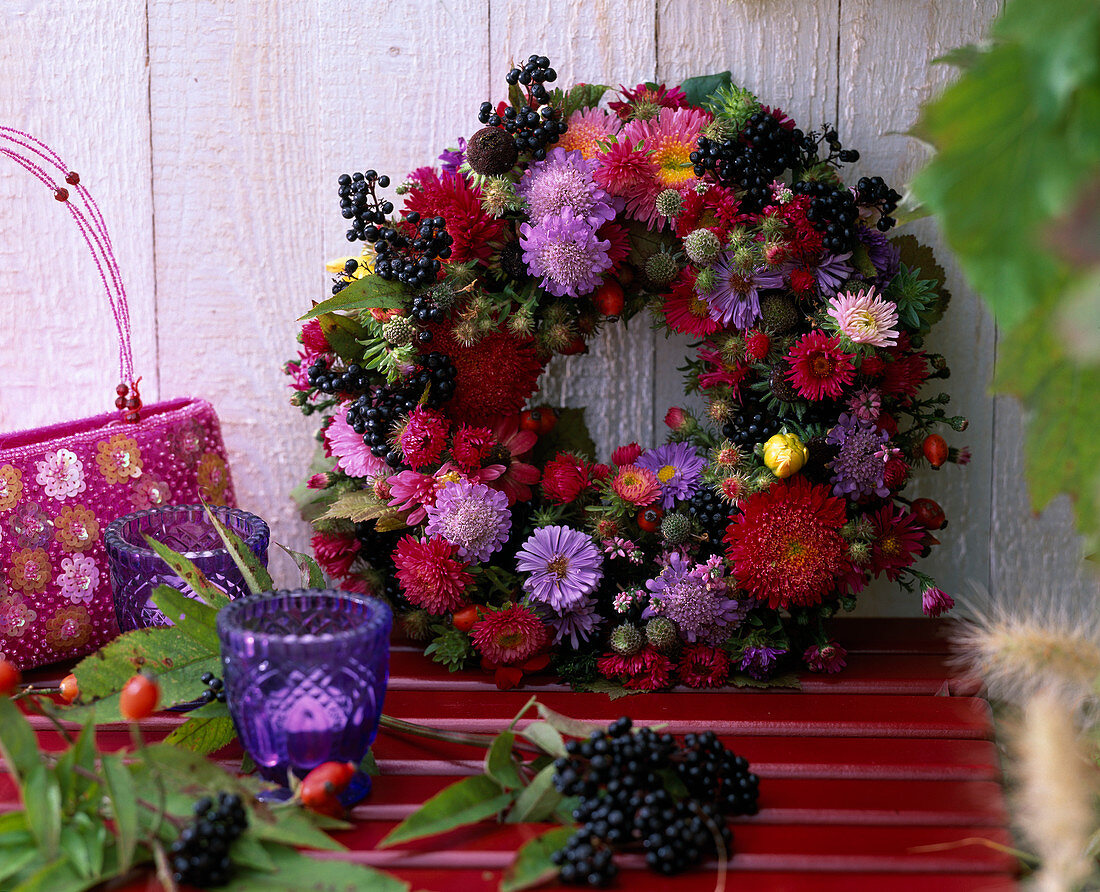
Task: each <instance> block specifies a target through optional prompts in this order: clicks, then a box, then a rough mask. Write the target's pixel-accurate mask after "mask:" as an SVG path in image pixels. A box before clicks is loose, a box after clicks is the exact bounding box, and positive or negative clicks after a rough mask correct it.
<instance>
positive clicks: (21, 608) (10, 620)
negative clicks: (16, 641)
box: [0, 583, 38, 638]
mask: <svg viewBox="0 0 1100 892" xmlns="http://www.w3.org/2000/svg"><path fill="white" fill-rule="evenodd" d="M0 593H2V595H0V634H2V635H5V636H7V637H8V638H22V637H23V634H24V633H25V632H26V631H27V629H29V628H30V627H31V625H32V624H33V623H34V621H35V620H36V619H38V612H37V611H36V610H34V609H33V608H31V607H28V606H27V604H26V602H25V601H24V600H23V596H22V595H17V594H11V593H9V592H8V590H7V587H6V586H5V585H4V584H3V583H0Z"/></svg>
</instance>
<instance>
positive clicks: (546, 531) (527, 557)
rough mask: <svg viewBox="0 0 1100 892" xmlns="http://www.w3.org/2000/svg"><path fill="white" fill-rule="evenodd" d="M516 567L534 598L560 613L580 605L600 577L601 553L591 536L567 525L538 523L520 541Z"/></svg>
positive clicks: (601, 576) (524, 584) (601, 574)
mask: <svg viewBox="0 0 1100 892" xmlns="http://www.w3.org/2000/svg"><path fill="white" fill-rule="evenodd" d="M516 568H517V569H518V570H519V572H520V573H523V574H527V578H526V579H524V581H523V588H524V589H525V590H526V591H527V592H528V594H530V596H531V599H532V600H534V601H541V602H543V603H545V604H549V605H550V606H551V607H553V608H554V609H555V610H556V611H558V612H559V613H564V612H565V611H567V610H571V609H573V608H575V607H579V606H580V605H581V604H582V602H583V601H584V600H585V596H586V595H588V594H590V593H591V592H592V591H593V590H594V589H595V588H596V586H597V585H598V584H599V582H600V580H601V579H602V578H603V555H601V554H600V551H599V549H598V548H597V547H596V545H595V544H594V543H593V542H592V539H591V537H590V536H588V535H587V534H585V533H581V532H578V531H577V530H574V529H572V528H570V527H566V526H548V527H540V528H539V529H537V530H535V532H534V533H532V534H531V536H530V538H529V539H528V540H527V541H526V542H524V543H523V547H522V548H520V550H519V553H518V554H517V555H516Z"/></svg>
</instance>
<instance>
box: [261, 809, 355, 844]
mask: <svg viewBox="0 0 1100 892" xmlns="http://www.w3.org/2000/svg"><path fill="white" fill-rule="evenodd" d="M271 815H272V817H270V818H267V819H264V818H261V817H259V816H257V817H256V819H255V820H253V821H252V822H251V824H250V825H249V833H251V834H252V835H253V836H254V837H256V839H260V840H263V841H264V842H272V843H281V844H282V845H287V846H300V847H301V848H305V849H316V850H318V851H329V852H339V851H342V850H343V849H344V846H342V845H341V844H340V843H338V842H337V841H336V840H335V839H333V838H332V837H331V836H329V835H328V834H327V833H325V832H324V831H323V830H320V829H318V827H317V825H316V824H315V823H314V822H313V820H312V819H311V818H310V817H309V816H307V815H306V814H305V813H303V812H302V811H300V810H298V809H285V808H284V809H279V810H278V811H273V812H271ZM340 823H342V822H340ZM342 826H343V827H345V828H346V827H350V826H351V825H350V824H347V823H342ZM269 851H270V852H271V854H272V855H273V856H274V853H275V852H274V851H272V850H269ZM275 851H277V850H275Z"/></svg>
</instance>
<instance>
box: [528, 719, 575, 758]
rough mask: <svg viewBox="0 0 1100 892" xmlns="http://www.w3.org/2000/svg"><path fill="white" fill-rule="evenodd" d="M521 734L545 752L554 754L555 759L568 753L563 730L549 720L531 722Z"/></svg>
mask: <svg viewBox="0 0 1100 892" xmlns="http://www.w3.org/2000/svg"><path fill="white" fill-rule="evenodd" d="M519 734H520V737H523V738H526V739H527V740H529V741H531V743H533V744H534V745H535V746H537V747H538V748H539V749H541V750H542V751H543V752H544V753H547V754H548V755H551V756H553V757H554V758H555V759H557V758H561V757H563V756H565V754H566V753H565V741H564V740H563V739H562V736H561V732H559V731H558V729H557V728H555V727H554V726H553V725H551V724H550V723H549V722H531V723H530V724H529V725H528V726H527V727H526V728H524V729H523V730H522V731H520V732H519Z"/></svg>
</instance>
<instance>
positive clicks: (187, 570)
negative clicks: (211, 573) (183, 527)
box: [145, 534, 229, 610]
mask: <svg viewBox="0 0 1100 892" xmlns="http://www.w3.org/2000/svg"><path fill="white" fill-rule="evenodd" d="M145 541H146V542H148V543H149V547H150V548H152V549H153V551H155V552H156V553H157V554H158V555H159V556H160V559H161V560H163V561H164V562H165V563H166V564H167V565H168V566H169V567H171V568H172V570H173V572H175V574H176V575H177V576H178V577H179V578H180V579H182V580H183V581H184V582H185V583H187V585H188V586H189V587H190V588H191V591H193V592H194V593H195V594H196V595H197V596H198V597H199V599H200V600H201V601H202V602H203V603H204V604H206V605H208V606H210V607H213V608H214V609H215V610H220V609H221V608H222V607H224V606H225V605H226V604H228V603H229V596H228V595H226V593H225V592H223V591H222V590H221V589H220V588H218V587H217V586H216V585H214V584H213V583H212V582H211V581H210V580H209V579H207V578H206V574H205V573H203V572H202V570H200V569H199V568H198V567H196V566H195V564H194V563H193V562H192V561H191V560H189V559H188V558H186V557H184V556H183V555H182V554H180V553H179V552H177V551H173V550H172V549H171V548H169V547H168V546H167V545H164V544H163V543H161V542H158V541H157V540H156V539H154V538H153V537H152V536H150V535H148V534H146V536H145Z"/></svg>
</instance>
